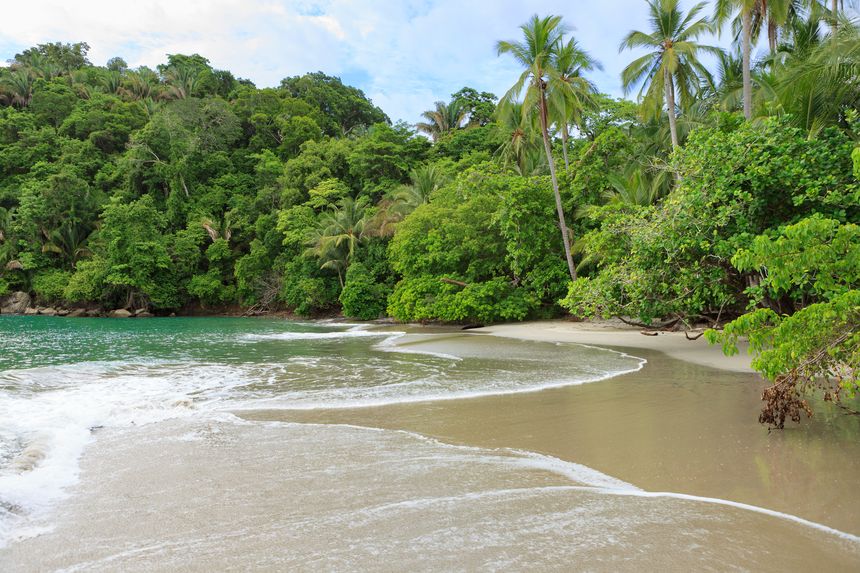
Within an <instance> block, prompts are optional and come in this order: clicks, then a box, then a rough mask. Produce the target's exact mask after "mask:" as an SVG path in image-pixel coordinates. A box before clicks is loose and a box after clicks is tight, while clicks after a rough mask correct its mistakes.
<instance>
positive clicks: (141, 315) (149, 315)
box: [134, 310, 155, 318]
mask: <svg viewBox="0 0 860 573" xmlns="http://www.w3.org/2000/svg"><path fill="white" fill-rule="evenodd" d="M134 316H135V317H136V318H152V317H153V316H155V315H154V314H152V313H151V312H147V311H145V310H144V311H143V312H140V311H137V312H136V313H134Z"/></svg>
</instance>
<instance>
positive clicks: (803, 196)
mask: <svg viewBox="0 0 860 573" xmlns="http://www.w3.org/2000/svg"><path fill="white" fill-rule="evenodd" d="M852 148H853V144H852V143H851V142H850V140H849V139H848V138H847V137H846V136H845V135H844V134H842V133H841V132H839V131H836V130H826V131H825V132H824V133H822V134H821V135H820V137H819V138H817V139H809V138H808V137H807V135H806V133H805V132H803V131H801V130H799V129H796V128H793V127H790V126H789V125H787V123H786V122H784V121H780V120H776V119H771V120H766V121H765V122H763V123H762V124H760V125H753V124H742V125H740V126H738V127H734V126H732V125H728V126H726V127H723V128H709V129H700V130H698V131H695V132H693V134H691V135H690V138H689V140H688V143H687V145H686V147H684V148H683V149H681V150H680V151H679V152H678V153H677V154H676V155H675V160H674V161H675V168H676V169H677V171H678V173H679V174H680V177H681V182H680V184H679V185H678V187H677V188H676V189H675V190H674V191H673V192H672V193H670V194H669V196H668V197H666V199H665V200H663V201H662V202H661V203H660V204H659V205H658V206H656V207H647V208H632V207H629V208H625V209H622V210H619V209H618V208H613V207H611V206H608V207H604V208H603V209H597V210H595V212H594V214H592V215H591V216H592V217H594V218H595V219H596V220H597V224H598V227H597V228H596V229H595V230H594V231H591V232H589V233H588V234H587V235H586V236H585V237H583V239H582V241H581V244H580V249H581V250H582V251H583V253H584V255H585V257H592V259H593V263H592V264H593V265H594V271H593V272H592V273H591V274H590V275H589V276H586V277H583V278H580V279H579V280H577V281H576V282H574V283H572V284H571V285H570V288H569V291H568V295H567V296H566V297H565V298H564V299H563V301H562V305H563V306H564V307H566V308H568V309H569V310H570V311H571V312H572V313H574V314H576V315H579V316H607V317H608V316H617V315H620V316H630V317H636V318H638V319H639V320H642V321H643V322H646V323H650V322H653V321H654V320H656V319H659V318H679V319H682V320H684V321H687V322H694V321H703V320H704V321H713V320H716V319H717V318H719V317H722V316H726V315H727V314H728V313H735V314H736V313H738V312H742V311H743V309H744V308H745V307H746V305H747V303H748V302H749V295H748V294H747V293H745V289H746V287H747V286H749V283H750V278H751V277H750V276H749V275H746V274H744V272H741V271H739V270H738V269H736V268H735V267H734V266H733V265H732V264H731V259H732V257H733V255H734V254H735V252H737V250H738V249H740V248H742V247H745V246H748V245H749V244H750V242H751V241H752V238H753V237H754V236H756V235H759V234H762V233H764V232H766V231H768V230H769V229H775V228H778V227H780V226H782V225H785V224H789V223H794V222H797V221H799V220H800V219H802V218H803V217H805V216H808V215H811V214H812V213H820V214H822V215H823V216H826V217H829V218H832V219H834V220H837V221H843V222H844V221H851V220H858V217H860V187H858V185H857V182H856V181H855V180H854V179H853V178H852V161H851V152H852Z"/></svg>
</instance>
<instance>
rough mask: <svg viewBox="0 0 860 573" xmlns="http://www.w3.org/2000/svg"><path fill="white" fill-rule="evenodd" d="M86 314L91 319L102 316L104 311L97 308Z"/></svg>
mask: <svg viewBox="0 0 860 573" xmlns="http://www.w3.org/2000/svg"><path fill="white" fill-rule="evenodd" d="M84 314H86V315H87V316H90V317H96V316H101V315H102V311H100V310H99V309H97V308H91V309H89V310H87V311H85V312H84Z"/></svg>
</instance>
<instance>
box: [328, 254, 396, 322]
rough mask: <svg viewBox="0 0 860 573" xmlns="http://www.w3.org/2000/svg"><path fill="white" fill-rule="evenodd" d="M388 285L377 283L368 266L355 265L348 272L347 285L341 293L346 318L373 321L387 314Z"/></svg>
mask: <svg viewBox="0 0 860 573" xmlns="http://www.w3.org/2000/svg"><path fill="white" fill-rule="evenodd" d="M387 290H388V289H387V288H386V285H384V284H380V283H377V282H376V281H375V280H374V277H373V275H372V274H371V272H370V271H369V270H368V268H367V267H366V266H364V265H363V264H361V263H353V264H352V265H350V267H349V270H347V271H346V283H345V284H344V287H343V291H341V293H340V298H339V300H340V304H341V305H342V306H343V314H344V316H348V317H350V318H358V319H360V320H373V319H374V318H379V317H380V316H382V314H383V313H384V312H385V301H386V298H387V296H388V292H387Z"/></svg>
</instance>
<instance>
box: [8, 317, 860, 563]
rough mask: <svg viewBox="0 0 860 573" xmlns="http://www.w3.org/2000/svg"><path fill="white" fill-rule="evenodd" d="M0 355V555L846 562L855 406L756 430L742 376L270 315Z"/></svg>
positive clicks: (125, 331)
mask: <svg viewBox="0 0 860 573" xmlns="http://www.w3.org/2000/svg"><path fill="white" fill-rule="evenodd" d="M0 350H1V351H2V352H0V448H2V449H0V452H2V453H0V537H2V542H3V543H4V544H5V547H3V548H0V570H16V571H17V570H21V571H30V570H32V571H37V570H38V571H41V570H56V569H66V570H87V571H89V570H124V571H128V570H141V571H143V570H152V569H154V568H155V569H160V570H176V569H183V570H184V569H192V570H211V569H213V568H217V569H231V568H235V569H246V568H255V569H308V570H310V569H314V570H318V569H321V568H322V569H382V570H385V569H391V570H394V569H397V570H402V569H405V568H416V569H419V570H427V569H435V570H438V569H457V568H469V569H487V570H509V569H517V570H522V569H533V570H550V569H558V570H565V569H570V567H571V564H576V566H577V567H576V568H578V569H587V570H588V569H591V570H618V569H630V570H633V569H642V567H643V566H647V567H649V568H657V567H659V568H663V569H690V568H697V569H711V570H724V569H726V568H739V569H747V570H749V569H753V570H778V569H780V568H785V567H791V568H799V567H801V566H809V567H811V566H817V567H822V566H826V567H827V569H828V570H850V569H852V568H856V567H857V566H858V565H860V539H858V537H856V535H860V519H858V517H857V515H858V512H857V510H858V508H860V504H858V499H860V496H858V495H857V494H856V493H854V492H853V489H852V488H853V483H854V478H855V476H856V475H857V470H858V469H860V468H858V466H857V463H858V462H857V460H860V455H857V454H858V453H860V450H858V442H860V440H858V439H857V438H858V436H860V429H858V427H857V424H856V421H855V420H852V419H847V418H843V417H840V418H836V419H834V420H829V421H828V423H825V421H824V420H816V421H815V422H814V423H812V424H807V425H806V426H804V427H803V429H802V430H798V431H792V432H784V433H773V434H770V435H768V434H767V432H766V431H765V430H763V429H762V428H760V427H759V426H758V425H757V424H755V420H754V414H755V408H756V407H757V404H756V402H755V394H756V393H757V391H758V388H757V387H756V384H755V383H754V382H753V378H752V377H750V376H745V375H738V374H726V373H718V372H716V371H713V370H709V369H706V368H701V367H695V366H690V365H686V364H682V363H679V362H676V361H672V360H668V359H665V358H663V357H661V356H657V355H652V356H646V357H645V358H648V359H649V363H648V364H645V362H644V360H643V359H642V358H641V357H637V356H633V355H631V354H635V353H624V352H617V351H616V352H613V351H609V350H605V349H597V348H589V347H582V346H577V345H554V344H546V343H526V342H519V341H510V340H504V339H497V338H490V337H486V336H481V335H475V334H462V333H451V332H445V331H442V330H432V329H422V330H416V331H412V332H409V333H408V334H407V333H404V332H403V331H395V330H392V329H381V330H371V329H367V328H365V327H352V326H349V325H337V324H327V325H324V324H319V323H314V324H302V323H291V322H286V321H280V320H251V319H154V320H146V321H115V320H98V319H92V320H90V319H80V320H64V319H51V318H47V317H0ZM639 354H642V353H641V352H640V353H639ZM105 358H108V359H107V360H105ZM643 365H644V368H643ZM625 373H626V374H625ZM618 375H620V376H618ZM612 376H617V377H612ZM822 417H823V416H822ZM4 508H5V509H4Z"/></svg>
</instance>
